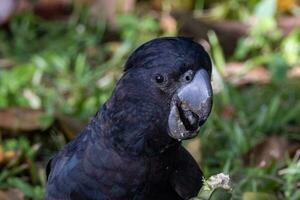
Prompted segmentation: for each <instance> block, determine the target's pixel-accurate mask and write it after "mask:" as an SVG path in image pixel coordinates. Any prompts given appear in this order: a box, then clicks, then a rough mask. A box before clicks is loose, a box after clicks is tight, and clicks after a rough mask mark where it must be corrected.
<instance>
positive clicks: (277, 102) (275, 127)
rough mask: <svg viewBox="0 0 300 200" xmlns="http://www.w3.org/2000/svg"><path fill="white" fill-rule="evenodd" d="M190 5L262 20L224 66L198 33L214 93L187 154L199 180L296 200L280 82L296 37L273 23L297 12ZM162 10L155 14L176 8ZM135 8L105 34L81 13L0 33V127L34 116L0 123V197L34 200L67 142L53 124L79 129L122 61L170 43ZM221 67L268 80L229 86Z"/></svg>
mask: <svg viewBox="0 0 300 200" xmlns="http://www.w3.org/2000/svg"><path fill="white" fill-rule="evenodd" d="M188 2H190V1H188ZM193 2H194V4H195V5H194V4H193V6H192V9H193V10H190V12H194V13H197V12H200V13H202V14H205V12H206V11H209V13H210V15H212V16H216V15H217V14H218V15H217V17H215V18H217V19H224V18H225V19H234V20H238V21H246V20H247V19H248V20H249V19H250V18H251V17H253V16H256V17H257V19H262V20H258V22H257V23H255V25H253V26H252V27H251V28H250V31H249V34H248V35H247V36H244V37H242V38H240V39H239V43H238V46H237V48H236V50H235V53H234V54H233V55H232V56H228V57H225V56H224V55H223V50H222V47H221V46H220V44H219V42H218V38H217V36H216V34H215V33H214V32H213V31H210V32H209V33H208V39H209V41H208V42H209V43H210V47H211V49H210V54H211V57H212V59H213V62H214V64H215V72H216V73H215V74H214V80H213V82H214V84H216V85H217V86H218V90H216V92H215V96H214V107H213V112H212V114H211V116H210V118H209V120H208V121H207V123H206V124H205V125H204V127H203V128H202V129H201V130H200V134H199V136H198V137H197V138H196V139H194V140H193V141H192V142H189V141H187V142H186V146H187V148H188V149H190V150H191V151H193V155H194V156H196V157H197V160H198V161H199V164H200V166H201V168H202V169H203V171H204V174H205V177H209V176H211V175H214V174H218V173H221V172H223V173H225V174H229V175H230V177H231V180H232V188H233V190H232V199H244V200H251V199H256V200H260V199H289V200H297V199H300V190H299V188H300V135H299V133H300V118H299V116H300V101H299V99H300V84H299V83H300V79H299V77H298V78H291V77H295V76H293V75H292V76H288V74H289V73H290V71H291V69H296V68H297V66H299V64H300V47H299V44H300V29H294V30H293V31H291V32H289V33H288V34H285V33H283V32H282V30H280V28H279V26H278V23H277V20H276V19H277V17H278V16H281V15H282V13H283V12H285V13H288V14H289V15H294V16H296V14H297V12H298V11H297V9H299V7H297V6H296V5H294V6H292V7H290V9H286V8H285V9H283V8H280V7H279V8H276V1H272V0H263V1H246V2H247V3H245V2H244V1H242V0H240V1H232V0H227V1H222V2H220V1H213V2H214V3H206V2H204V1H202V0H200V1H193ZM224 2H226V4H225V3H224ZM278 2H279V3H280V1H278ZM293 2H294V1H293ZM137 5H139V4H137ZM163 5H164V6H162V8H161V11H159V12H163V13H165V12H168V11H170V9H172V6H176V5H170V2H169V1H167V0H165V1H163ZM228 5H232V6H230V7H228ZM277 5H281V4H277ZM226 6H227V7H226ZM141 7H143V6H141ZM271 8H273V10H272V9H271ZM142 9H144V8H141V9H140V10H139V8H137V9H136V11H135V12H132V13H131V14H128V13H127V14H117V17H116V21H115V25H114V26H115V27H114V28H112V29H111V28H110V25H109V24H108V23H106V22H105V21H104V20H101V18H100V19H99V18H98V19H97V20H94V17H91V15H90V13H89V11H88V9H87V8H86V9H80V10H76V9H75V10H76V12H73V13H72V14H71V15H69V16H68V18H67V19H63V20H61V19H60V20H46V19H43V18H41V17H39V16H37V15H35V14H33V13H32V12H31V11H26V12H22V13H20V14H18V15H16V16H14V17H13V18H11V19H10V21H9V23H8V24H7V25H6V27H2V28H1V29H0V41H1V43H0V108H1V110H0V119H4V118H7V119H8V118H12V119H11V120H12V121H14V120H15V119H13V117H12V116H11V115H7V112H6V111H7V110H9V109H11V108H18V109H19V108H30V109H32V110H33V111H32V112H35V111H37V110H38V111H41V117H40V118H39V120H38V122H35V120H34V116H33V117H32V118H33V119H32V121H33V122H32V124H31V123H30V120H29V122H26V123H29V128H28V129H26V130H23V129H22V126H21V125H20V124H10V125H11V127H2V126H3V125H2V124H1V122H0V169H1V170H0V197H1V195H8V196H9V194H8V193H9V192H8V189H11V188H17V189H18V193H20V194H21V196H22V195H23V196H25V199H43V194H44V186H45V182H46V178H45V171H44V169H45V165H46V163H47V160H48V159H49V158H50V157H51V155H53V154H54V152H56V151H57V150H58V149H59V148H60V147H61V146H62V145H64V144H65V143H66V142H67V141H69V140H70V139H71V138H72V137H74V135H75V134H76V133H77V132H75V131H74V129H72V128H71V129H69V128H67V129H68V130H69V131H66V129H65V128H62V127H61V126H66V125H64V123H68V122H69V121H68V122H66V121H62V117H61V116H64V117H63V118H65V117H67V118H68V119H72V120H75V121H76V122H80V123H82V124H85V123H87V122H88V120H89V118H90V117H91V116H93V115H94V114H95V112H96V111H97V110H98V109H99V107H100V106H101V105H102V104H103V103H104V102H105V101H106V99H107V98H108V97H109V96H110V94H111V90H112V88H113V87H114V84H115V83H116V81H117V80H118V77H119V76H120V74H121V73H122V66H123V64H124V62H125V60H126V57H127V55H128V54H129V53H130V52H131V51H132V50H133V49H134V48H135V47H136V46H137V45H139V44H141V43H142V42H144V41H147V40H149V39H151V38H154V37H158V36H164V35H170V33H168V32H166V30H165V29H164V28H163V27H162V25H161V23H160V20H161V19H160V18H159V17H158V16H157V14H153V12H152V11H149V10H148V11H147V12H143V10H142ZM270 9H271V10H270ZM261 10H263V11H264V12H262V11H261ZM221 11H222V12H221ZM235 11H236V12H235ZM156 12H158V11H156ZM141 13H143V14H141ZM233 13H236V14H235V16H232V14H233ZM262 13H267V16H262ZM176 31H177V30H175V32H176ZM228 62H238V63H240V68H241V70H240V71H242V72H241V73H238V74H236V76H235V78H236V79H239V80H241V79H243V77H244V76H245V74H251V70H252V69H255V68H261V67H262V68H263V69H266V70H267V72H269V74H270V80H268V81H267V83H261V82H260V81H259V79H260V78H259V77H260V74H256V76H257V77H256V78H257V80H258V81H256V82H250V83H249V82H246V84H242V85H238V86H237V85H236V84H233V83H232V82H231V81H230V78H228V77H227V76H226V74H227V70H228V68H227V65H228ZM26 112H27V111H26ZM1 115H2V118H1ZM29 115H30V113H29ZM30 116H31V115H30ZM3 117H4V118H3ZM19 117H20V116H19ZM3 123H4V122H3ZM34 123H38V124H39V125H40V126H37V127H38V128H37V127H36V126H34V125H33V124H34ZM62 124H63V125H62ZM27 125H28V124H27ZM30 125H32V126H33V127H30ZM20 127H21V128H20ZM76 131H77V130H76ZM195 141H198V142H195ZM199 141H200V143H199ZM192 149H196V151H195V150H192Z"/></svg>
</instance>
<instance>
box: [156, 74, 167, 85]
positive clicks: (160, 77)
mask: <svg viewBox="0 0 300 200" xmlns="http://www.w3.org/2000/svg"><path fill="white" fill-rule="evenodd" d="M165 81H166V78H165V77H164V76H163V75H161V74H156V75H155V82H156V83H158V84H163V83H164V82H165Z"/></svg>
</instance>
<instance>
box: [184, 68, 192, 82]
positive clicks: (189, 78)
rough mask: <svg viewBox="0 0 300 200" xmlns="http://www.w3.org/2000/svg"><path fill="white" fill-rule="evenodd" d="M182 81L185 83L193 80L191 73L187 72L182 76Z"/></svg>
mask: <svg viewBox="0 0 300 200" xmlns="http://www.w3.org/2000/svg"><path fill="white" fill-rule="evenodd" d="M183 80H184V81H185V82H187V83H189V82H191V81H192V80H193V73H192V72H191V71H188V72H187V73H185V74H184V77H183Z"/></svg>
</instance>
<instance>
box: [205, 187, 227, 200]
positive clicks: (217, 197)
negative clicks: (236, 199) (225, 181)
mask: <svg viewBox="0 0 300 200" xmlns="http://www.w3.org/2000/svg"><path fill="white" fill-rule="evenodd" d="M231 197H232V194H231V193H230V192H229V191H228V190H225V189H224V188H217V189H215V190H214V191H213V193H212V194H211V195H210V197H209V200H221V199H222V200H230V199H231Z"/></svg>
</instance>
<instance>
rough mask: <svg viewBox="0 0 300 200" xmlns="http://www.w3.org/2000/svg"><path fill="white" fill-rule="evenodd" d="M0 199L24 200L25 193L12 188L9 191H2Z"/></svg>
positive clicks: (0, 191)
mask: <svg viewBox="0 0 300 200" xmlns="http://www.w3.org/2000/svg"><path fill="white" fill-rule="evenodd" d="M0 199H1V200H24V199H25V195H24V193H23V192H22V191H21V190H19V189H16V188H11V189H8V190H0Z"/></svg>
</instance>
